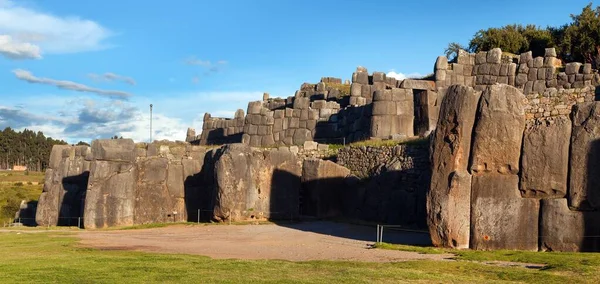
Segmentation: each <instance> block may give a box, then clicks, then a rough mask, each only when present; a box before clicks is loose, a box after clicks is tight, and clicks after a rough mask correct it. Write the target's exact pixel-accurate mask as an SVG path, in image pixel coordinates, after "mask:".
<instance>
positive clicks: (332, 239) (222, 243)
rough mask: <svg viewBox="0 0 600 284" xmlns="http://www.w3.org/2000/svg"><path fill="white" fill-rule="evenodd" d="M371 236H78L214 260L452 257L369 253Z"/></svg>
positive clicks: (309, 230)
mask: <svg viewBox="0 0 600 284" xmlns="http://www.w3.org/2000/svg"><path fill="white" fill-rule="evenodd" d="M375 235H376V230H375V228H373V227H367V226H357V225H349V224H343V223H334V222H320V221H319V222H304V223H298V224H282V225H275V224H269V225H205V226H186V225H177V226H169V227H164V228H154V229H140V230H115V231H102V230H98V231H82V232H80V233H78V236H79V237H80V238H81V241H80V244H81V245H82V246H84V247H93V248H98V249H105V250H137V251H147V252H159V253H183V254H195V255H204V256H209V257H212V258H217V259H282V260H290V261H307V260H351V261H369V262H392V261H406V260H419V259H431V260H443V259H446V258H449V257H451V256H452V255H448V254H446V255H439V254H438V255H436V254H429V255H428V254H419V253H415V252H405V251H394V250H380V249H369V246H370V245H372V244H373V243H374V241H375ZM384 237H385V239H384V241H386V242H391V243H402V244H428V243H429V236H428V235H427V234H423V233H414V232H413V233H411V232H398V231H391V230H388V231H386V232H385V234H384Z"/></svg>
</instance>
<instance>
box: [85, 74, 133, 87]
mask: <svg viewBox="0 0 600 284" xmlns="http://www.w3.org/2000/svg"><path fill="white" fill-rule="evenodd" d="M88 77H89V78H90V79H92V80H94V81H96V82H109V81H120V82H124V83H127V84H129V85H135V84H136V82H135V80H134V79H133V78H131V77H127V76H122V75H118V74H115V73H111V72H107V73H104V74H94V73H91V74H88Z"/></svg>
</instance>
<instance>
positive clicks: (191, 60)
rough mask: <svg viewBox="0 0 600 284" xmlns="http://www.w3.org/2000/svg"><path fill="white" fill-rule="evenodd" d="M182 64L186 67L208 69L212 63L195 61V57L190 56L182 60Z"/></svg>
mask: <svg viewBox="0 0 600 284" xmlns="http://www.w3.org/2000/svg"><path fill="white" fill-rule="evenodd" d="M184 63H185V64H187V65H197V66H204V67H210V66H211V65H212V63H210V61H208V60H201V59H197V58H196V57H195V56H190V57H188V58H186V59H185V60H184Z"/></svg>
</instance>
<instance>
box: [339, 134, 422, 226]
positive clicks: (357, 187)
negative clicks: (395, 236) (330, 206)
mask: <svg viewBox="0 0 600 284" xmlns="http://www.w3.org/2000/svg"><path fill="white" fill-rule="evenodd" d="M427 142H428V141H418V142H417V143H414V144H404V145H396V146H350V147H346V148H342V149H340V151H339V152H338V155H337V160H336V162H337V163H338V164H340V165H342V166H344V167H347V168H348V169H350V171H351V173H352V174H353V175H354V176H356V178H357V179H360V180H359V181H358V182H356V183H354V184H353V185H352V186H347V190H348V191H349V192H352V193H351V194H347V195H344V197H343V199H342V200H343V201H344V210H345V212H344V216H346V217H348V218H352V219H357V220H367V221H371V222H378V223H385V224H394V225H404V226H406V227H413V228H425V227H426V224H425V216H426V214H425V212H426V211H425V196H426V193H427V190H428V188H429V184H430V180H431V166H430V163H429V145H428V143H427Z"/></svg>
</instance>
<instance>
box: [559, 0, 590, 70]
mask: <svg viewBox="0 0 600 284" xmlns="http://www.w3.org/2000/svg"><path fill="white" fill-rule="evenodd" d="M571 19H573V22H572V23H571V24H569V25H567V26H565V27H563V29H564V30H563V31H557V32H556V34H558V35H560V36H562V40H561V42H560V45H559V48H560V51H559V52H560V54H561V55H562V56H563V57H564V58H565V59H566V60H567V61H579V62H586V63H592V64H593V66H594V68H598V67H600V6H599V7H596V9H593V8H592V3H590V4H588V5H587V6H585V7H584V8H583V10H582V11H581V14H579V15H571Z"/></svg>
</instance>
